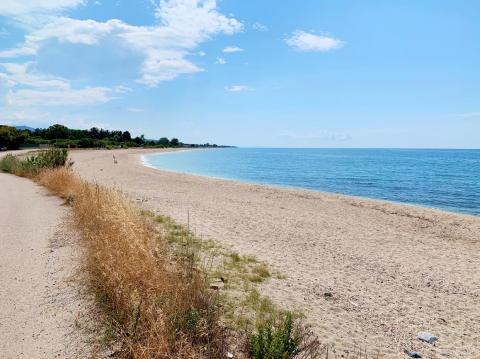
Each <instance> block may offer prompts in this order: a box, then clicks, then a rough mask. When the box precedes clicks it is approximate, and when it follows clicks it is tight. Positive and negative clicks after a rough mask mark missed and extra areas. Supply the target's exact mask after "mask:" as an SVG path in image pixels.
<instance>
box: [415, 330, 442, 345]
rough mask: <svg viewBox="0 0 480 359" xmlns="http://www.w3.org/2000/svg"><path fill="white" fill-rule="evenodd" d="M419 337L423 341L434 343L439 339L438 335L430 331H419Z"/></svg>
mask: <svg viewBox="0 0 480 359" xmlns="http://www.w3.org/2000/svg"><path fill="white" fill-rule="evenodd" d="M417 338H418V339H420V340H421V341H422V342H427V343H429V344H433V343H435V342H436V341H437V340H438V337H436V336H435V335H433V334H432V333H428V332H420V333H418V335H417Z"/></svg>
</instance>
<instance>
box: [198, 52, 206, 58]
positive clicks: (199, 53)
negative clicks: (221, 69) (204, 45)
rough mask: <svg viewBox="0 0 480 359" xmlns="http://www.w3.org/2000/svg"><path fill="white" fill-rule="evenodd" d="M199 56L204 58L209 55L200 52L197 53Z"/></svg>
mask: <svg viewBox="0 0 480 359" xmlns="http://www.w3.org/2000/svg"><path fill="white" fill-rule="evenodd" d="M197 55H198V56H200V57H204V56H206V55H207V53H206V52H205V51H199V52H197Z"/></svg>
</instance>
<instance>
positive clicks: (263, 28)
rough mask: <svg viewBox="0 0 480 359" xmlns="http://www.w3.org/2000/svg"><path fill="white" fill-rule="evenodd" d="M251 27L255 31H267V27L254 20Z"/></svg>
mask: <svg viewBox="0 0 480 359" xmlns="http://www.w3.org/2000/svg"><path fill="white" fill-rule="evenodd" d="M252 28H253V29H254V30H256V31H260V32H265V31H268V27H267V26H266V25H263V24H262V23H259V22H256V23H254V24H253V25H252Z"/></svg>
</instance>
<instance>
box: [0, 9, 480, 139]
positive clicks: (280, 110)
mask: <svg viewBox="0 0 480 359" xmlns="http://www.w3.org/2000/svg"><path fill="white" fill-rule="evenodd" d="M22 3H23V4H22ZM479 17H480V4H479V3H478V1H476V0H471V1H467V0H458V1H451V0H450V1H444V0H423V1H414V0H403V1H395V2H393V1H380V0H377V1H369V0H365V1H355V0H349V1H347V0H335V1H322V0H302V1H298V0H297V1H293V0H282V1H278V0H277V1H273V0H261V1H259V0H256V1H255V0H223V1H213V0H162V1H158V0H129V1H127V0H109V1H107V0H98V1H94V0H84V1H82V0H29V1H28V2H27V1H18V0H2V1H1V2H0V122H2V123H8V124H27V125H31V126H34V127H44V126H48V125H50V124H52V123H62V124H65V125H67V126H69V127H75V128H89V127H92V126H100V127H106V128H110V129H123V130H124V129H128V130H130V131H131V132H132V133H133V134H135V135H139V134H145V136H146V137H147V138H159V137H161V136H167V137H172V136H176V137H179V138H180V139H181V140H182V141H184V142H197V143H198V142H199V143H204V142H212V143H213V142H215V143H221V144H234V145H239V146H268V147H417V148H421V147H436V148H438V147H442V148H452V147H453V148H480V135H479V133H480V68H479V67H480V66H479V65H480V22H479V21H478V19H479Z"/></svg>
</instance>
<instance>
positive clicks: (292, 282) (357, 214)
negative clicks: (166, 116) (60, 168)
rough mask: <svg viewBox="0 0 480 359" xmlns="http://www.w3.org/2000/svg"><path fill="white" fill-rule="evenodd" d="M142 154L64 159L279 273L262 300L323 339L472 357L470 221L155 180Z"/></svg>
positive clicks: (476, 263)
mask: <svg viewBox="0 0 480 359" xmlns="http://www.w3.org/2000/svg"><path fill="white" fill-rule="evenodd" d="M146 152H147V151H145V150H118V151H77V152H73V153H72V158H73V160H74V161H75V166H74V168H75V170H76V171H78V172H79V173H80V174H81V175H82V176H83V177H85V178H86V179H89V180H92V181H97V182H98V183H101V184H107V185H115V186H117V187H119V188H121V189H122V190H124V191H126V192H127V193H128V194H129V195H130V196H131V198H132V199H133V200H135V201H137V202H139V203H141V204H142V205H143V206H145V207H146V208H149V209H153V210H154V211H156V212H158V213H162V214H167V215H170V216H172V217H173V218H175V219H176V220H178V221H180V222H182V223H185V222H186V220H187V211H190V223H191V226H192V227H193V228H195V230H196V232H197V233H199V234H202V235H203V236H206V237H209V238H212V239H215V240H217V241H219V242H221V243H224V244H229V245H232V246H233V248H234V249H235V250H237V251H238V252H240V253H242V254H248V255H255V256H257V257H258V258H259V259H261V260H264V261H266V262H268V263H269V264H270V265H272V266H273V267H274V268H276V269H278V270H279V271H281V272H282V273H284V274H285V275H287V279H284V280H278V279H272V280H271V281H269V282H268V283H267V284H265V285H264V286H262V288H261V289H262V292H263V293H264V294H267V295H269V296H271V298H272V299H273V300H274V301H275V302H277V303H279V304H281V305H283V306H284V307H286V308H297V309H302V310H304V311H305V313H306V315H307V319H308V321H309V322H310V323H312V324H313V326H314V328H315V331H316V332H317V333H318V334H319V336H320V338H321V340H322V341H324V342H329V343H335V345H336V346H337V347H338V348H348V349H354V348H355V347H359V346H361V347H363V348H367V349H368V351H370V352H372V351H375V350H377V349H378V350H379V351H380V353H382V356H381V357H385V358H406V355H405V354H404V353H403V351H404V349H408V350H417V351H419V352H421V353H422V354H423V358H469V359H474V358H480V271H479V269H480V241H479V237H480V218H476V217H471V216H464V215H456V214H451V213H446V212H441V211H436V210H430V209H423V208H419V207H414V206H406V205H400V204H391V203H386V202H382V201H373V200H367V199H361V198H354V197H346V196H339V195H333V194H323V193H317V192H311V191H304V190H292V189H279V188H273V187H268V186H260V185H253V184H243V183H239V182H234V181H225V180H216V179H211V178H205V177H199V176H192V175H184V174H177V173H170V172H165V171H159V170H155V169H151V168H147V167H145V166H143V165H142V164H141V161H140V154H144V153H146ZM113 154H115V156H116V158H117V160H118V164H114V163H113V159H112V155H113ZM326 293H331V297H329V296H328V295H327V296H326V295H325V294H326ZM420 331H430V332H432V333H433V334H435V335H437V336H438V337H439V338H440V339H439V341H438V343H437V345H436V346H432V345H430V344H426V343H422V342H420V341H419V340H418V339H416V335H417V333H418V332H420Z"/></svg>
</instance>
